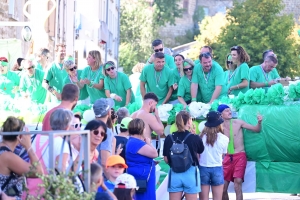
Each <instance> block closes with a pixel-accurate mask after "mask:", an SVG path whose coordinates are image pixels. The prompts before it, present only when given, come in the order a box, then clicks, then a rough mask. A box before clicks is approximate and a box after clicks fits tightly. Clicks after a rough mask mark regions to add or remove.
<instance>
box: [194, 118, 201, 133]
mask: <svg viewBox="0 0 300 200" xmlns="http://www.w3.org/2000/svg"><path fill="white" fill-rule="evenodd" d="M193 124H194V127H195V130H196V134H197V135H199V134H200V131H199V128H198V126H199V122H197V121H193Z"/></svg>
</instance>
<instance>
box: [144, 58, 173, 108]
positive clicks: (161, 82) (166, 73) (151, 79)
mask: <svg viewBox="0 0 300 200" xmlns="http://www.w3.org/2000/svg"><path fill="white" fill-rule="evenodd" d="M154 56H155V60H154V63H153V64H151V65H146V66H145V67H144V69H143V71H142V74H141V76H140V81H141V83H140V89H141V94H142V97H143V98H144V96H145V94H146V92H153V93H155V94H156V95H157V97H158V100H159V102H158V103H159V104H165V103H168V102H169V100H170V97H171V95H172V92H173V84H174V75H173V72H172V70H171V69H170V68H169V67H167V66H166V65H165V54H164V53H162V52H158V53H155V55H154ZM146 88H147V90H146Z"/></svg>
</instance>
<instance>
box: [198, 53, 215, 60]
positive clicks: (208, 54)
mask: <svg viewBox="0 0 300 200" xmlns="http://www.w3.org/2000/svg"><path fill="white" fill-rule="evenodd" d="M203 57H204V58H209V57H211V58H212V55H211V53H209V52H205V53H201V54H200V56H199V60H202V58H203Z"/></svg>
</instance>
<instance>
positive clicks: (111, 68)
mask: <svg viewBox="0 0 300 200" xmlns="http://www.w3.org/2000/svg"><path fill="white" fill-rule="evenodd" d="M114 69H115V67H110V68H107V69H106V71H108V72H109V71H110V70H111V71H113V70H114Z"/></svg>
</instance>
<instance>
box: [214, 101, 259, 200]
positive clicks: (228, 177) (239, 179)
mask: <svg viewBox="0 0 300 200" xmlns="http://www.w3.org/2000/svg"><path fill="white" fill-rule="evenodd" d="M218 112H220V113H221V117H222V118H223V120H224V123H223V128H224V135H226V136H227V137H228V138H229V144H228V149H227V154H225V157H224V159H223V173H224V180H225V183H224V189H223V200H228V199H229V197H228V192H227V189H228V185H229V183H230V181H232V182H233V183H234V190H235V193H236V199H237V200H242V199H243V191H242V183H243V182H244V175H245V170H246V165H247V157H246V153H245V146H244V137H243V128H245V129H248V130H250V131H253V132H257V133H258V132H260V131H261V122H262V119H263V118H262V116H261V115H257V124H256V126H253V125H251V124H248V123H246V122H245V121H243V120H241V119H232V114H231V109H230V107H229V106H227V105H225V104H221V105H219V107H218Z"/></svg>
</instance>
